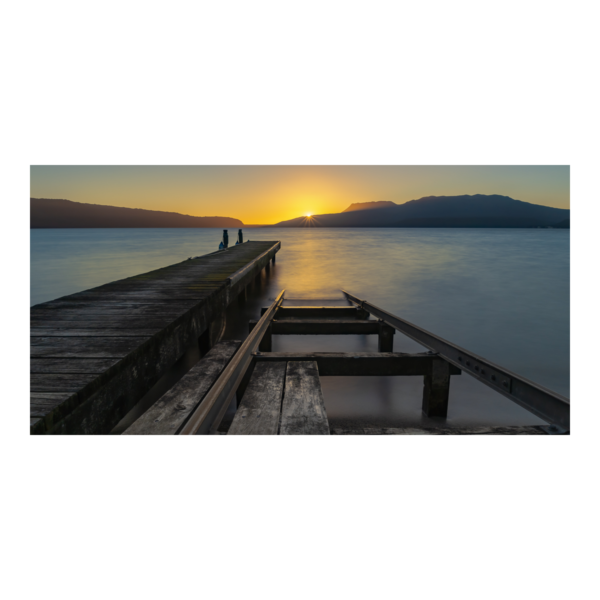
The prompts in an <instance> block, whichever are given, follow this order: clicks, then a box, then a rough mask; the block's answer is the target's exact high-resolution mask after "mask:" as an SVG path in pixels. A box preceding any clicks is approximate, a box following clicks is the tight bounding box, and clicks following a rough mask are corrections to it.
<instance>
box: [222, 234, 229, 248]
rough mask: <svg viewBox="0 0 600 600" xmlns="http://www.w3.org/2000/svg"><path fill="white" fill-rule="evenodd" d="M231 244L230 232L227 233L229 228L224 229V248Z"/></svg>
mask: <svg viewBox="0 0 600 600" xmlns="http://www.w3.org/2000/svg"><path fill="white" fill-rule="evenodd" d="M228 246H229V234H228V233H227V229H223V248H227V247H228Z"/></svg>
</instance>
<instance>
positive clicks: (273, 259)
mask: <svg viewBox="0 0 600 600" xmlns="http://www.w3.org/2000/svg"><path fill="white" fill-rule="evenodd" d="M272 261H273V264H275V254H273V258H272Z"/></svg>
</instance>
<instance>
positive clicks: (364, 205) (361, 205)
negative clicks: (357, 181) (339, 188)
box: [342, 200, 398, 212]
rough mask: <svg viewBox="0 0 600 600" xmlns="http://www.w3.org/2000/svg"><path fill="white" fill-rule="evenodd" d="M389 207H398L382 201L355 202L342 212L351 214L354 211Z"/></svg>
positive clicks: (387, 201)
mask: <svg viewBox="0 0 600 600" xmlns="http://www.w3.org/2000/svg"><path fill="white" fill-rule="evenodd" d="M390 206H398V205H397V204H396V203H395V202H390V201H389V200H382V201H381V202H355V203H354V204H351V205H350V206H349V207H348V208H345V209H344V210H343V211H342V212H353V211H355V210H372V209H374V208H389V207H390Z"/></svg>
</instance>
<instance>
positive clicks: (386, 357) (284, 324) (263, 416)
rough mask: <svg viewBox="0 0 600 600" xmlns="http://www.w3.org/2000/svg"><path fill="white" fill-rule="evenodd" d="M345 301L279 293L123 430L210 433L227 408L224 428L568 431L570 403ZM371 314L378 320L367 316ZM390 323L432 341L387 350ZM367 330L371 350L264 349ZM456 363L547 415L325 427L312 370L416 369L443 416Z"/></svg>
mask: <svg viewBox="0 0 600 600" xmlns="http://www.w3.org/2000/svg"><path fill="white" fill-rule="evenodd" d="M345 294H346V296H347V298H348V299H349V300H350V301H352V302H353V303H354V306H339V307H331V306H285V305H284V304H283V303H284V292H283V291H282V292H281V293H280V294H279V296H278V297H277V299H276V300H275V301H274V302H273V304H271V306H269V307H265V308H263V311H262V312H263V315H262V317H261V318H260V320H257V321H250V323H249V329H250V333H249V335H248V337H247V338H246V340H245V341H244V342H243V343H242V342H239V341H228V342H220V343H219V344H217V346H215V348H213V350H211V352H209V353H208V354H207V355H206V357H205V358H203V359H202V360H200V361H199V362H198V364H197V365H196V366H195V367H194V368H193V369H192V370H191V371H190V372H189V373H188V374H187V375H186V376H184V377H183V378H182V379H181V380H180V381H179V382H178V383H177V384H176V385H175V386H174V387H173V388H172V389H171V390H170V391H169V392H168V393H167V394H165V395H164V396H163V398H161V399H160V400H159V401H158V402H157V403H156V404H155V405H154V406H153V407H152V408H150V409H149V410H148V411H147V412H146V413H145V414H144V415H142V416H141V417H140V418H139V419H138V420H137V421H136V422H135V423H133V425H131V426H130V427H129V428H128V429H127V430H126V431H125V432H124V433H125V434H126V435H140V434H141V435H152V434H182V435H189V434H192V435H193V434H215V433H224V431H222V430H221V431H220V430H219V426H220V424H221V422H222V420H223V417H224V415H225V413H226V411H227V409H228V407H229V406H230V405H231V404H232V402H233V401H234V400H235V401H236V404H237V410H236V412H235V415H234V417H233V421H232V422H231V424H230V426H229V428H228V429H227V431H226V433H227V434H229V435H298V434H300V435H314V434H316V435H328V434H330V433H333V434H348V433H352V434H357V433H360V434H384V435H388V434H401V435H415V434H434V435H448V434H475V435H487V434H502V435H505V434H509V435H517V434H528V435H539V434H549V433H568V431H569V401H568V400H567V399H566V398H563V397H561V396H559V395H557V394H555V393H554V392H551V391H549V390H545V389H544V388H542V387H540V386H538V385H536V384H534V383H532V382H529V381H527V380H526V379H524V378H522V377H520V376H518V375H516V374H514V373H510V372H509V371H507V370H505V369H502V368H501V367H498V366H497V365H493V364H492V363H490V362H489V361H486V360H485V359H483V358H481V357H478V356H476V355H474V354H472V353H469V352H467V351H465V350H463V349H461V348H459V347H457V346H454V345H453V344H450V343H449V342H446V341H445V340H442V339H441V338H439V337H437V336H434V335H433V334H430V333H428V332H425V331H424V330H422V329H420V328H418V327H416V326H414V325H412V324H410V323H408V322H406V321H403V320H401V319H398V318H397V317H395V316H394V315H391V314H389V313H386V312H385V311H382V310H381V309H379V308H377V307H375V306H374V305H372V304H370V303H368V302H366V301H363V300H359V299H358V298H356V297H355V296H352V295H351V294H349V293H347V292H345ZM371 316H376V317H377V320H373V319H371V318H370V317H371ZM396 330H399V331H401V332H402V333H404V334H405V335H408V336H409V337H412V338H413V339H415V340H416V341H418V342H419V343H421V344H423V345H425V346H426V347H429V348H431V350H430V351H428V352H424V353H416V354H407V353H399V352H398V353H396V352H393V339H394V338H393V336H394V333H395V331H396ZM357 333H359V334H375V335H377V336H378V338H379V352H362V353H360V352H359V353H357V352H352V353H345V352H311V353H298V352H272V351H271V350H272V336H273V335H282V334H283V335H285V334H295V335H298V334H300V335H302V334H305V335H340V334H349V335H350V334H357ZM463 371H466V372H468V373H469V374H472V375H473V376H475V377H477V378H478V379H479V380H480V381H483V382H484V383H486V384H487V385H490V387H493V388H494V389H497V390H498V391H500V392H501V393H502V394H503V395H504V396H506V397H508V398H510V399H511V400H513V401H514V402H517V403H518V404H520V405H521V406H524V407H525V408H527V409H528V410H530V411H531V412H532V413H534V414H536V415H537V416H539V417H541V418H542V419H544V420H546V421H548V423H549V424H548V426H545V427H537V426H529V427H471V428H462V429H456V428H453V429H448V428H444V427H439V428H434V429H432V428H429V429H428V428H415V427H408V428H372V427H367V428H353V429H350V430H348V429H343V428H339V427H334V428H331V427H330V425H329V423H328V420H327V411H326V409H325V403H324V400H323V393H322V391H321V384H320V376H331V375H346V376H347V375H351V376H374V375H379V376H381V375H384V376H391V375H393V376H398V375H401V376H419V377H422V378H423V381H424V385H423V405H422V408H423V412H424V413H425V414H426V415H428V416H437V417H446V415H447V411H448V400H449V390H450V379H451V376H453V375H460V374H461V373H462V372H463Z"/></svg>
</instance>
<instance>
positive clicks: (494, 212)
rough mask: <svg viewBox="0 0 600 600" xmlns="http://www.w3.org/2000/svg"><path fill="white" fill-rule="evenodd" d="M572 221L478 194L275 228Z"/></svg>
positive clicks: (358, 207) (359, 207)
mask: <svg viewBox="0 0 600 600" xmlns="http://www.w3.org/2000/svg"><path fill="white" fill-rule="evenodd" d="M569 218H570V211H569V210H567V209H562V208H552V207H549V206H541V205H539V204H530V203H528V202H522V201H521V200H515V199H514V198H510V197H508V196H499V195H496V194H494V195H489V196H488V195H484V194H475V195H473V196H469V195H464V196H426V197H424V198H420V199H419V200H411V201H410V202H406V203H405V204H395V203H394V202H389V201H386V202H363V203H357V204H352V205H350V206H349V207H348V208H347V209H346V210H344V211H343V212H341V213H335V214H329V215H313V216H312V217H310V218H307V217H298V218H296V219H291V220H289V221H281V222H280V223H277V224H276V225H275V227H552V226H554V225H555V224H557V225H558V224H559V223H560V225H558V226H559V227H568V226H569V225H568V223H569ZM565 222H566V223H565Z"/></svg>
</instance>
